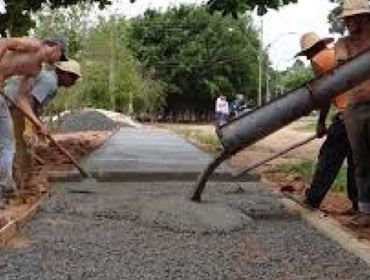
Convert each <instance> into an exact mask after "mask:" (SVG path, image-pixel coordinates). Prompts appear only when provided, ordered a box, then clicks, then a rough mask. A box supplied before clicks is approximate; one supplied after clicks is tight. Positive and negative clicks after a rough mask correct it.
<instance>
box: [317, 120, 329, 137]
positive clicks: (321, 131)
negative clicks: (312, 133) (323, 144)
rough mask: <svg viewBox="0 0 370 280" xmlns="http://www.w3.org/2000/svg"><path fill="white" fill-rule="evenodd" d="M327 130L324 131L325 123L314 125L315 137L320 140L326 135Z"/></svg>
mask: <svg viewBox="0 0 370 280" xmlns="http://www.w3.org/2000/svg"><path fill="white" fill-rule="evenodd" d="M327 132H328V130H327V129H326V125H325V122H318V123H317V125H316V135H317V137H318V138H322V137H323V136H325V135H326V133H327Z"/></svg>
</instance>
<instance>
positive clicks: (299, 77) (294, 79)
mask: <svg viewBox="0 0 370 280" xmlns="http://www.w3.org/2000/svg"><path fill="white" fill-rule="evenodd" d="M278 75H279V77H278V79H279V83H278V85H277V86H279V87H282V88H283V89H284V92H288V91H291V90H293V89H296V88H297V87H299V86H301V85H302V84H303V83H305V82H307V81H309V80H311V79H313V78H314V73H313V71H312V69H311V67H306V66H305V65H304V63H303V62H302V61H301V60H299V59H297V60H296V61H295V63H294V64H293V65H292V66H291V67H289V68H288V69H287V70H285V71H283V72H280V73H278Z"/></svg>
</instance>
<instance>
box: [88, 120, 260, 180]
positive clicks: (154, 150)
mask: <svg viewBox="0 0 370 280" xmlns="http://www.w3.org/2000/svg"><path fill="white" fill-rule="evenodd" d="M210 161H211V156H210V155H208V154H207V153H204V152H203V151H200V150H199V149H198V148H196V147H195V146H193V145H191V144H190V143H188V142H187V141H185V140H184V139H182V138H181V137H179V136H178V135H177V134H175V133H173V132H171V131H168V130H166V129H159V128H149V127H145V128H122V129H121V130H119V131H118V132H117V133H116V134H115V135H113V137H111V138H110V139H109V140H108V141H107V142H106V143H105V144H104V145H103V146H102V147H101V148H100V149H99V150H98V151H96V152H94V153H93V154H91V155H90V156H89V157H88V158H87V159H86V160H85V161H84V166H85V167H86V168H87V170H88V171H89V172H90V173H92V174H93V175H94V177H95V178H96V179H97V180H99V181H102V182H106V181H116V182H122V181H126V182H137V181H141V182H145V181H157V182H158V181H194V180H195V179H196V178H197V176H198V174H199V173H200V172H201V171H202V170H203V169H204V168H205V166H206V165H207V164H208V163H209V162H210ZM212 179H213V180H217V181H230V180H232V177H231V170H230V168H229V167H228V166H226V165H222V166H221V167H220V168H219V169H218V170H217V171H216V172H215V174H214V176H213V177H212ZM256 179H258V177H256V176H251V175H246V176H245V177H244V178H242V180H246V181H250V180H256Z"/></svg>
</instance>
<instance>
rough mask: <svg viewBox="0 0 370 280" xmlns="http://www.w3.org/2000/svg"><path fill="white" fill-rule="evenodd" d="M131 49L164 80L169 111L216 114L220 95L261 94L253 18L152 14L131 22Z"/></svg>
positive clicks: (177, 11) (195, 11)
mask: <svg viewBox="0 0 370 280" xmlns="http://www.w3.org/2000/svg"><path fill="white" fill-rule="evenodd" d="M130 30H131V31H130V35H129V37H130V41H129V47H130V48H131V50H132V51H133V52H134V55H135V56H136V57H137V58H138V59H139V61H141V63H142V64H143V65H144V67H145V68H146V69H147V71H149V72H151V73H153V75H154V77H155V78H156V79H158V80H161V81H164V82H165V83H166V84H167V86H166V93H167V99H166V103H167V108H170V109H171V110H172V111H177V112H181V111H184V110H187V109H189V108H192V109H194V110H197V111H210V110H211V111H212V110H213V100H214V98H215V96H216V95H217V94H218V93H219V92H220V91H223V92H225V93H226V94H227V95H229V97H230V98H232V97H233V95H234V94H235V93H242V94H244V95H246V96H248V97H249V98H250V99H254V98H255V96H256V88H257V83H258V49H259V44H260V42H259V39H258V32H257V30H256V29H255V27H254V26H253V22H252V19H251V18H250V17H249V16H244V17H242V18H239V19H233V18H232V17H222V16H221V15H219V14H214V15H211V14H209V13H208V12H207V10H206V8H204V7H197V6H181V7H178V8H170V9H168V10H167V11H166V12H158V11H153V10H149V11H147V12H146V13H145V14H144V16H142V17H138V18H136V19H133V20H132V21H131V28H130Z"/></svg>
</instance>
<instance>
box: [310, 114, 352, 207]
mask: <svg viewBox="0 0 370 280" xmlns="http://www.w3.org/2000/svg"><path fill="white" fill-rule="evenodd" d="M343 137H345V126H344V124H343V122H342V121H341V120H339V119H337V118H336V119H335V120H334V121H333V123H332V124H331V126H330V127H329V130H328V134H327V138H326V140H325V142H324V143H323V145H322V146H321V148H320V152H319V156H318V162H317V165H316V168H315V173H314V175H313V179H312V183H311V186H310V187H309V188H308V189H307V190H306V200H305V202H306V203H307V204H308V205H310V206H311V207H314V208H318V207H319V206H320V204H321V202H322V200H323V199H324V197H325V195H326V194H327V192H328V191H329V189H330V187H331V186H332V184H333V183H334V181H335V178H336V177H337V175H338V172H339V170H340V167H341V166H342V164H343V161H344V159H345V157H346V150H345V149H344V148H345V145H344V144H343Z"/></svg>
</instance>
